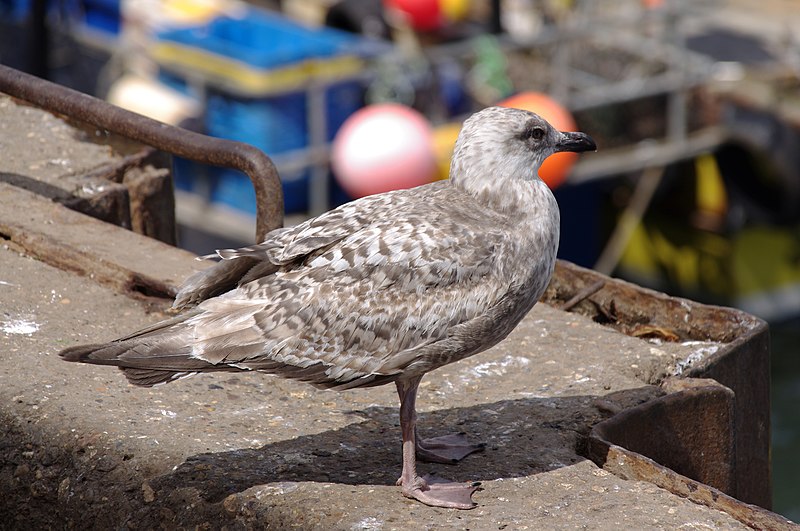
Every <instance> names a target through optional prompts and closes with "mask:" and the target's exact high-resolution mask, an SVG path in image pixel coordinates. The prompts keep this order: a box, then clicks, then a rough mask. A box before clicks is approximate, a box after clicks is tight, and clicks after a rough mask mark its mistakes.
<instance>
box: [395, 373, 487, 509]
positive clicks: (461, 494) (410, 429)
mask: <svg viewBox="0 0 800 531" xmlns="http://www.w3.org/2000/svg"><path fill="white" fill-rule="evenodd" d="M421 379H422V377H421V376H420V377H416V378H412V379H410V380H402V381H398V382H397V394H398V395H399V396H400V430H401V431H402V434H403V473H402V475H401V476H400V479H398V480H397V484H398V485H400V486H401V487H402V491H403V495H404V496H406V497H408V498H414V499H415V500H419V501H421V502H422V503H424V504H426V505H431V506H433V507H448V508H451V509H472V508H473V507H475V503H473V501H472V493H473V492H475V491H476V490H478V486H479V485H480V484H479V483H453V482H448V481H446V480H442V479H439V478H433V477H430V476H426V477H425V478H421V477H419V475H417V458H416V453H417V449H416V435H415V431H416V423H417V413H416V401H417V387H418V386H419V381H420V380H421Z"/></svg>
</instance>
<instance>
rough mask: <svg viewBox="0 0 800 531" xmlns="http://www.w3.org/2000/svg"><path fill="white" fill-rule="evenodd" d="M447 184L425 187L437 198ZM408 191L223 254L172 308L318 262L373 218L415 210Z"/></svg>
mask: <svg viewBox="0 0 800 531" xmlns="http://www.w3.org/2000/svg"><path fill="white" fill-rule="evenodd" d="M449 184H450V183H447V182H445V181H440V182H436V183H432V184H430V185H427V186H425V187H423V188H424V189H427V190H430V191H432V192H434V193H437V192H439V191H440V190H445V189H446V188H449ZM414 204H415V202H414V200H413V197H412V195H411V194H409V191H408V190H398V191H395V192H389V193H386V194H380V195H373V196H368V197H364V198H361V199H358V200H356V201H353V202H350V203H347V204H345V205H342V206H340V207H338V208H336V209H333V210H330V211H328V212H325V213H324V214H322V215H320V216H318V217H316V218H312V219H309V220H307V221H305V222H303V223H300V224H298V225H296V226H294V227H285V228H280V229H276V230H274V231H272V232H270V233H269V234H267V236H266V238H265V239H264V241H263V242H261V243H259V244H257V245H252V246H248V247H243V248H241V249H224V250H221V251H218V252H217V254H218V255H219V256H220V257H221V258H223V260H222V261H220V262H218V263H217V264H216V265H214V266H213V267H211V268H209V269H206V270H204V271H199V272H197V273H195V274H194V275H192V276H190V277H189V278H188V279H187V280H186V281H185V282H184V284H183V286H181V289H180V290H179V292H178V295H177V296H176V298H175V303H174V304H173V308H175V309H183V308H186V307H190V306H194V305H196V304H198V303H200V302H202V301H204V300H206V299H209V298H211V297H214V296H217V295H220V294H222V293H225V292H227V291H229V290H231V289H233V288H235V287H236V286H237V285H238V284H243V283H246V282H249V281H251V280H254V279H256V278H260V277H264V276H269V275H271V274H273V273H275V272H276V271H278V269H279V268H280V267H281V266H287V265H289V264H291V263H292V262H295V261H298V260H304V259H308V258H309V257H313V256H314V255H316V254H319V253H320V252H323V251H324V250H325V249H327V248H328V247H330V246H331V245H334V244H336V243H337V242H340V241H342V240H343V239H344V238H346V237H348V236H350V235H352V234H355V233H357V232H358V231H360V230H362V229H363V228H365V227H369V226H371V225H373V224H374V223H375V221H376V220H374V219H370V213H374V212H391V213H392V214H393V217H394V216H397V215H398V214H401V213H404V212H408V211H410V210H413V209H414Z"/></svg>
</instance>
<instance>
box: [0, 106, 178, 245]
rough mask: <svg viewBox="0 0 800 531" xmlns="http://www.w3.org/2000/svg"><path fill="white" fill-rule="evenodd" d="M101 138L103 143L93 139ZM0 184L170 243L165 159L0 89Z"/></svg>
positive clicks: (170, 214)
mask: <svg viewBox="0 0 800 531" xmlns="http://www.w3.org/2000/svg"><path fill="white" fill-rule="evenodd" d="M98 142H101V143H98ZM0 151H1V152H2V153H3V160H2V164H0V183H9V184H12V185H14V186H17V187H20V188H23V189H25V190H28V191H30V192H33V193H35V194H38V195H40V196H42V197H43V198H47V199H49V200H52V201H56V202H59V203H62V204H64V205H67V206H68V207H70V208H71V209H74V210H77V211H79V212H83V213H85V214H88V215H90V216H92V217H95V218H97V219H102V220H103V221H107V222H109V223H113V224H115V225H119V226H122V227H126V228H130V229H132V230H134V231H135V232H138V233H140V234H145V235H147V236H150V237H152V238H156V239H158V240H160V241H163V242H167V243H170V244H173V245H174V244H175V242H176V228H175V213H174V211H175V200H174V196H173V194H172V176H171V175H170V172H169V170H168V169H167V168H168V167H169V163H170V161H169V157H167V156H165V155H164V154H162V153H159V152H157V151H155V150H153V149H151V148H147V147H144V146H141V145H139V144H135V143H132V142H131V141H129V140H127V139H123V138H119V137H112V136H110V135H109V134H108V133H107V132H105V131H98V130H96V129H95V128H86V129H80V128H77V127H76V126H74V125H72V124H69V123H67V122H65V121H64V120H63V119H62V118H60V117H57V116H54V115H52V114H50V113H48V112H46V111H43V110H41V109H37V108H35V107H30V106H27V105H24V104H20V103H18V102H16V101H15V100H13V99H12V98H10V97H9V96H6V95H4V94H0Z"/></svg>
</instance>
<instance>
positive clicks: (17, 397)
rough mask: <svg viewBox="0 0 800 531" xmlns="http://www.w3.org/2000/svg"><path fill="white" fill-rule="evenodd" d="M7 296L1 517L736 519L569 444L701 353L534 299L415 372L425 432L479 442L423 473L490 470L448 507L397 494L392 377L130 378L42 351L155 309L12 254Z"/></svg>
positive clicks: (223, 521) (437, 521) (632, 522)
mask: <svg viewBox="0 0 800 531" xmlns="http://www.w3.org/2000/svg"><path fill="white" fill-rule="evenodd" d="M154 259H155V260H157V258H154ZM0 301H2V303H1V304H2V306H0V308H1V310H2V318H1V319H2V322H0V338H1V339H0V340H1V341H2V345H3V348H2V352H3V356H4V362H3V364H2V366H0V397H1V399H0V418H2V420H0V425H2V426H4V433H3V437H2V445H1V446H0V463H2V467H0V488H2V489H3V492H4V496H3V497H2V500H3V501H2V502H0V504H3V505H0V512H1V513H2V514H5V515H8V516H7V518H6V519H5V520H4V521H3V524H0V525H2V526H3V527H17V526H19V527H41V526H43V525H51V526H59V527H62V526H63V527H68V528H74V527H86V526H87V525H94V526H95V527H99V528H106V527H126V526H127V527H130V528H151V527H155V526H159V525H165V526H167V527H174V526H176V525H181V526H184V527H194V526H196V525H201V524H204V523H207V524H208V525H210V526H211V527H220V526H222V525H228V526H229V527H232V528H242V527H272V528H283V527H290V526H295V527H300V528H309V527H311V528H313V527H316V528H326V529H352V528H355V529H379V528H383V529H418V528H426V527H432V526H434V525H442V526H444V527H450V528H469V529H497V528H509V529H522V528H526V527H527V528H529V529H540V528H553V529H568V528H575V527H584V528H592V529H619V528H621V527H627V528H637V529H664V528H684V529H693V528H694V529H708V528H722V529H737V528H743V527H744V526H743V525H742V524H740V523H739V522H737V521H736V520H734V519H733V518H731V517H730V516H729V515H727V514H724V513H722V512H719V511H714V510H711V509H708V508H706V507H703V506H699V505H695V504H693V503H691V502H689V501H687V500H685V499H682V498H679V497H677V496H674V495H672V494H670V493H669V492H667V491H665V490H662V489H659V488H657V487H654V486H653V485H651V484H648V483H645V482H636V481H627V480H623V479H620V478H618V477H616V476H613V475H611V474H609V473H608V472H606V471H604V470H601V469H599V468H597V466H595V465H594V464H593V463H592V462H590V461H588V460H586V459H585V458H583V457H582V456H581V445H582V444H583V443H584V441H585V436H586V434H587V433H588V429H589V427H590V426H591V425H592V424H594V423H596V422H598V421H600V420H601V419H603V418H604V416H605V415H607V414H608V413H607V412H608V411H609V410H614V409H616V408H625V407H628V406H631V405H635V404H637V403H640V402H642V401H644V400H647V399H648V398H651V397H653V396H655V395H658V394H659V393H661V391H660V390H659V389H658V388H656V387H653V386H651V385H648V384H647V382H648V381H652V378H653V376H654V374H656V373H660V372H663V371H665V370H668V368H669V367H670V366H671V365H673V364H675V363H679V362H681V361H682V360H683V359H685V358H686V357H689V356H690V355H691V354H692V353H694V352H696V348H697V347H696V345H688V346H685V347H684V348H683V351H681V352H679V351H680V347H679V346H676V347H674V348H673V349H672V350H673V351H672V352H671V353H667V352H666V351H665V350H663V349H661V348H659V347H658V346H654V345H652V344H650V343H648V342H646V341H643V340H641V339H636V338H632V337H629V336H625V335H623V334H620V333H618V332H616V331H614V330H612V329H610V328H608V327H604V326H601V325H598V324H596V323H593V322H592V321H590V320H588V319H586V318H585V317H582V316H579V315H573V314H567V313H564V312H560V311H557V310H554V309H552V308H550V307H548V306H544V305H539V306H537V307H536V308H535V309H534V311H533V312H532V313H531V314H530V315H529V316H528V317H527V318H526V319H525V320H524V321H523V323H522V324H521V325H520V326H519V327H518V329H517V330H515V332H514V333H513V334H512V336H511V337H510V338H509V339H508V340H506V341H505V342H503V343H501V344H500V345H498V346H497V347H495V348H494V349H492V350H491V351H489V352H486V353H484V354H481V355H479V356H477V357H475V358H472V359H468V360H464V361H462V362H460V363H457V364H454V365H452V366H449V367H446V368H444V369H442V370H439V371H437V372H435V373H433V374H431V375H429V376H428V377H426V379H425V380H424V381H423V384H422V390H421V396H420V425H421V429H422V430H423V433H425V434H431V435H438V434H444V433H447V432H448V431H449V430H452V429H455V430H463V431H467V432H469V433H470V436H471V437H473V438H474V439H476V440H483V441H486V442H487V443H488V444H489V446H488V448H487V450H486V452H484V453H483V454H477V455H473V456H470V457H469V458H467V459H466V460H465V461H464V462H462V463H460V464H459V465H456V466H446V465H427V464H423V465H421V466H422V468H423V470H424V471H427V472H432V473H435V474H437V475H440V476H443V477H448V478H452V479H456V480H464V481H468V480H478V481H482V482H483V487H484V490H483V491H481V492H479V493H478V494H477V495H476V499H477V501H478V503H479V506H478V507H477V508H476V509H474V510H472V511H469V512H457V511H449V510H444V509H434V508H429V507H425V506H422V505H420V504H418V503H416V502H413V501H410V500H406V499H404V498H403V497H402V496H401V495H400V494H399V492H398V489H397V488H396V487H394V486H393V483H394V480H395V479H396V477H397V476H398V474H399V469H400V451H399V450H400V440H399V438H400V436H399V427H398V426H397V399H396V396H395V394H394V391H393V389H392V388H390V387H382V388H376V389H370V390H357V391H349V392H345V393H334V392H329V391H317V390H315V389H313V388H311V387H309V386H306V385H304V384H300V383H296V382H290V381H284V380H280V379H276V378H272V377H268V376H261V375H256V374H241V375H234V376H232V375H230V374H220V375H203V376H199V377H196V378H193V379H189V380H184V381H180V382H177V383H175V384H171V385H168V386H164V387H160V388H156V389H140V388H134V387H131V386H129V385H128V384H127V383H126V382H125V381H124V378H123V377H122V375H121V374H119V373H118V372H117V371H115V370H113V369H108V368H103V367H92V366H82V365H74V364H67V363H63V362H61V361H60V360H59V359H58V358H57V356H56V355H55V354H56V352H57V351H58V350H60V349H61V348H63V347H65V346H69V345H73V344H77V343H81V342H87V341H101V340H105V339H111V338H113V337H116V336H119V335H122V334H124V333H126V332H129V331H131V330H132V329H134V328H137V327H139V326H143V325H145V324H147V323H151V322H153V321H156V320H158V319H160V318H162V317H163V315H162V314H161V313H159V312H158V311H153V307H152V305H151V306H150V307H148V306H146V305H144V304H143V303H142V302H139V301H135V300H131V299H128V298H126V297H123V296H120V295H118V294H116V293H115V292H113V291H111V290H109V289H107V288H105V287H102V286H98V285H97V284H95V283H93V282H91V281H89V280H88V279H86V278H83V277H77V276H74V275H72V274H69V273H66V272H64V271H60V270H57V269H54V268H52V267H50V266H48V265H46V264H43V263H41V262H39V261H36V260H34V259H31V258H27V257H24V256H21V255H20V254H18V253H17V252H16V251H14V250H13V249H11V248H4V249H3V250H1V251H0ZM598 399H601V400H599V401H598Z"/></svg>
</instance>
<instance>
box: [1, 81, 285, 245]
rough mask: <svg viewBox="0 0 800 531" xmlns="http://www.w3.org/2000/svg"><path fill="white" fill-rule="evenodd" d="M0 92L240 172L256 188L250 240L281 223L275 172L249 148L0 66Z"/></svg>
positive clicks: (261, 155) (262, 156) (260, 238)
mask: <svg viewBox="0 0 800 531" xmlns="http://www.w3.org/2000/svg"><path fill="white" fill-rule="evenodd" d="M0 92H4V93H6V94H8V95H10V96H13V97H15V98H18V99H21V100H24V101H27V102H30V103H32V104H34V105H36V106H38V107H40V108H42V109H45V110H48V111H51V112H56V113H59V114H63V115H65V116H68V117H70V118H73V119H75V120H79V121H81V122H85V123H88V124H91V125H93V126H95V127H98V128H101V129H105V130H107V131H110V132H112V133H115V134H118V135H121V136H124V137H127V138H130V139H132V140H135V141H137V142H141V143H142V144H146V145H148V146H151V147H154V148H156V149H158V150H161V151H165V152H168V153H171V154H173V155H178V156H180V157H184V158H187V159H191V160H193V161H196V162H200V163H203V164H210V165H213V166H223V167H227V168H233V169H237V170H239V171H241V172H244V173H245V174H247V176H248V177H250V180H251V181H252V182H253V187H254V188H255V192H256V241H263V239H264V236H265V235H266V234H267V233H268V232H269V231H270V230H272V229H275V228H278V227H280V226H282V225H283V190H282V188H281V182H280V178H279V176H278V170H277V169H276V168H275V165H274V164H273V163H272V160H271V159H270V158H269V157H268V156H267V155H266V154H264V152H262V151H261V150H259V149H258V148H256V147H254V146H251V145H249V144H244V143H241V142H234V141H232V140H223V139H220V138H212V137H210V136H206V135H201V134H199V133H194V132H192V131H187V130H186V129H181V128H180V127H175V126H172V125H167V124H164V123H161V122H159V121H157V120H153V119H152V118H147V117H146V116H142V115H141V114H137V113H134V112H131V111H127V110H125V109H121V108H119V107H116V106H114V105H111V104H110V103H107V102H105V101H103V100H100V99H97V98H95V97H92V96H88V95H86V94H83V93H81V92H78V91H75V90H72V89H69V88H66V87H63V86H61V85H57V84H55V83H51V82H49V81H45V80H43V79H39V78H37V77H35V76H32V75H29V74H26V73H24V72H20V71H19V70H15V69H13V68H9V67H7V66H4V65H0Z"/></svg>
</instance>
